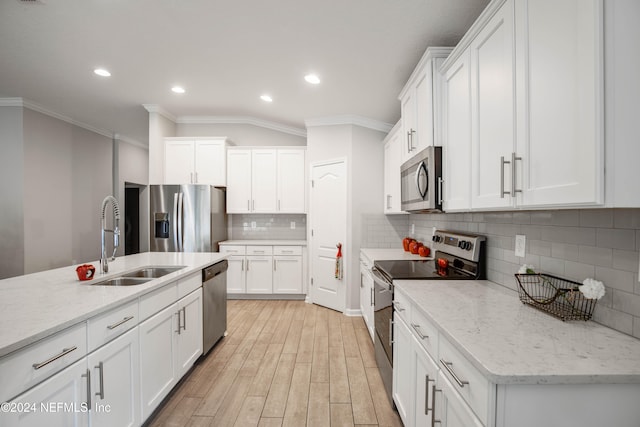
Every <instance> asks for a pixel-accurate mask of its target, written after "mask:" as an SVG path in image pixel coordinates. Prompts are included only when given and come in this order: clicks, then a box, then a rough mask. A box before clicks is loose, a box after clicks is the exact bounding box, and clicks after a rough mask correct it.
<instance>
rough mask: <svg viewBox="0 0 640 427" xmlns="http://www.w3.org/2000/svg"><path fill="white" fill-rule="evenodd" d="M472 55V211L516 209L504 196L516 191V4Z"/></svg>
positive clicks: (481, 36)
mask: <svg viewBox="0 0 640 427" xmlns="http://www.w3.org/2000/svg"><path fill="white" fill-rule="evenodd" d="M470 53H471V207H472V208H494V207H508V206H512V205H513V200H512V198H511V197H505V194H504V192H505V191H511V187H512V183H511V182H512V181H511V168H509V167H508V166H509V165H510V164H511V163H510V162H511V157H512V153H513V152H514V151H515V110H514V108H513V107H514V63H513V61H514V53H513V1H512V0H507V2H505V4H504V5H503V6H502V7H501V8H500V10H498V11H497V12H496V14H495V15H494V16H493V17H492V18H491V19H490V20H489V22H488V23H487V24H486V26H485V27H484V28H483V29H482V30H481V31H480V33H478V35H477V36H476V37H475V39H474V40H473V42H472V43H471V47H470ZM454 125H455V123H454ZM455 157H457V153H454V160H455ZM503 160H504V162H509V163H503Z"/></svg>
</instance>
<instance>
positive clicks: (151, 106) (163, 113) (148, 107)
mask: <svg viewBox="0 0 640 427" xmlns="http://www.w3.org/2000/svg"><path fill="white" fill-rule="evenodd" d="M142 106H143V107H144V109H145V110H147V111H148V112H150V113H157V114H160V115H161V116H162V117H164V118H165V119H169V120H171V121H172V122H174V123H176V119H177V117H176V116H174V115H173V114H171V113H170V112H169V111H168V110H165V109H164V108H162V107H161V106H159V105H158V104H142Z"/></svg>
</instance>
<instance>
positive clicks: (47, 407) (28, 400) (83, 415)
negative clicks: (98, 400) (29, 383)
mask: <svg viewBox="0 0 640 427" xmlns="http://www.w3.org/2000/svg"><path fill="white" fill-rule="evenodd" d="M90 375H91V374H90V371H89V370H88V369H87V359H86V358H83V359H81V360H79V361H77V362H76V363H74V364H73V365H71V366H69V367H67V368H65V369H63V370H62V371H60V372H59V373H57V374H55V375H53V376H52V377H50V378H49V379H47V380H46V381H44V382H42V383H40V384H38V385H37V386H35V387H34V388H32V389H30V390H28V391H26V392H24V393H22V394H21V395H20V396H18V397H17V398H15V399H14V400H12V401H10V402H9V403H8V405H9V407H8V409H9V411H8V412H3V413H1V414H0V421H1V422H0V424H1V425H2V426H6V427H18V426H19V427H42V426H47V427H83V426H88V425H89V410H88V409H89V408H90V407H91V400H90V399H91V397H90V392H91V390H90V380H89V376H90Z"/></svg>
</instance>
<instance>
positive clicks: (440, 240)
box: [433, 234, 443, 243]
mask: <svg viewBox="0 0 640 427" xmlns="http://www.w3.org/2000/svg"><path fill="white" fill-rule="evenodd" d="M442 240H443V239H442V236H441V235H439V234H434V235H433V241H434V242H436V243H440V242H442Z"/></svg>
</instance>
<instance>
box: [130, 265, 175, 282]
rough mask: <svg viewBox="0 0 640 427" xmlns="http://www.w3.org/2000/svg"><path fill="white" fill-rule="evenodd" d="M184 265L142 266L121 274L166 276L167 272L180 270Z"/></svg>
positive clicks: (145, 276)
mask: <svg viewBox="0 0 640 427" xmlns="http://www.w3.org/2000/svg"><path fill="white" fill-rule="evenodd" d="M185 267H186V266H184V265H175V266H171V267H143V268H141V269H139V270H136V271H132V272H130V273H127V274H123V275H122V277H128V278H142V277H143V278H151V279H157V278H159V277H162V276H166V275H167V274H171V273H173V272H175V271H178V270H182V269H183V268H185Z"/></svg>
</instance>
